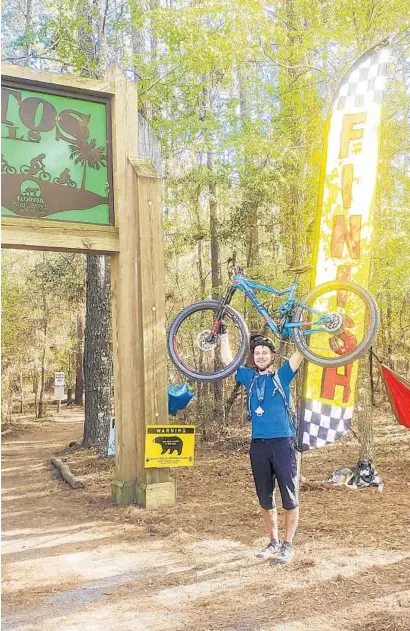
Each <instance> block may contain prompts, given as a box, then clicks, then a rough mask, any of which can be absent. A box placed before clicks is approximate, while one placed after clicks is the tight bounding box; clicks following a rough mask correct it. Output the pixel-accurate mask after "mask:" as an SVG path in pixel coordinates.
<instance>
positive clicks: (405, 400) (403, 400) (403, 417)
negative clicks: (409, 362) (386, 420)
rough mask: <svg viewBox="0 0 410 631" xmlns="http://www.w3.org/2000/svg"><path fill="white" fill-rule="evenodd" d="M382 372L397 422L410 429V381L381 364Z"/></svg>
mask: <svg viewBox="0 0 410 631" xmlns="http://www.w3.org/2000/svg"><path fill="white" fill-rule="evenodd" d="M380 370H381V373H382V377H383V379H384V383H385V384H386V390H387V394H388V397H389V399H390V403H391V406H392V409H393V412H394V414H395V416H396V418H397V420H398V421H399V423H401V424H402V425H405V426H406V427H408V428H409V429H410V381H407V379H404V378H403V377H400V375H398V374H397V372H394V370H391V369H390V368H387V366H385V365H384V364H380Z"/></svg>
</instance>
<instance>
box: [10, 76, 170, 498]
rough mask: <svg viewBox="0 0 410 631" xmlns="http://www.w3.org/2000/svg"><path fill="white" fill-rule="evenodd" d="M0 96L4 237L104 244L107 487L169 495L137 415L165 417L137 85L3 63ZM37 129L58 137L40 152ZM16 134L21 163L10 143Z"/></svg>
mask: <svg viewBox="0 0 410 631" xmlns="http://www.w3.org/2000/svg"><path fill="white" fill-rule="evenodd" d="M3 86H4V87H3ZM6 103H7V105H8V107H7V108H5V107H4V104H6ZM101 104H102V105H103V107H101ZM2 105H3V107H2V137H3V152H4V155H2V180H3V176H7V183H8V190H9V193H7V194H6V198H5V200H4V204H6V206H2V237H1V243H2V247H4V248H13V249H18V248H20V249H28V250H30V249H33V250H53V251H68V252H81V253H93V254H107V255H110V257H111V270H112V313H113V350H114V397H115V423H116V479H115V481H114V482H113V485H112V496H113V500H114V502H115V503H118V504H131V503H132V502H137V504H139V505H141V506H146V507H156V506H163V505H171V504H173V503H174V502H175V484H174V481H173V480H172V479H171V478H170V473H169V469H167V468H162V469H157V468H153V469H146V468H145V463H144V460H145V426H146V425H156V424H158V425H161V426H163V425H166V424H167V423H168V406H167V353H166V345H165V287H164V255H163V237H162V220H161V219H162V213H161V182H160V178H159V176H158V174H157V173H156V171H155V170H154V168H153V166H152V164H151V163H150V162H149V161H147V160H142V159H140V158H138V110H137V91H136V87H135V85H134V84H132V83H131V82H128V81H127V79H126V77H125V76H124V74H123V72H122V70H121V69H120V68H119V67H118V66H112V67H110V68H109V70H108V72H107V75H106V77H105V79H104V80H102V81H96V80H89V79H83V78H79V77H74V76H69V75H63V74H56V73H48V72H47V73H46V72H40V71H35V70H31V69H27V68H21V67H19V66H11V65H6V64H3V65H2ZM97 106H99V108H98V107H97ZM91 108H92V111H91ZM93 116H94V118H93ZM98 117H100V123H99V125H98V123H95V119H96V118H97V119H98ZM102 117H105V120H106V122H107V124H106V128H105V131H104V130H103V125H102V122H101V121H102ZM94 124H95V127H93V125H94ZM47 134H48V135H49V138H51V136H52V140H51V141H50V142H52V143H54V142H55V143H57V147H54V149H55V151H56V153H55V154H54V155H55V157H52V156H51V154H50V157H49V159H48V160H47V155H48V154H47V149H45V150H44V151H42V148H43V146H42V145H41V143H43V142H45V141H46V135H47ZM91 134H93V135H91ZM11 143H13V145H11ZM20 145H21V146H24V152H21V153H22V155H24V157H25V163H24V164H20V162H21V161H22V159H23V158H21V159H20V162H19V154H18V151H14V150H9V149H8V147H10V146H14V147H18V146H20ZM52 150H53V149H52V148H51V149H50V151H52ZM70 156H71V157H70ZM57 157H58V159H57ZM13 159H14V161H15V162H16V163H14V162H13ZM76 160H77V162H76ZM97 162H99V166H98V169H97V168H94V167H95V165H96V164H97ZM111 164H112V169H111ZM93 165H94V166H93ZM87 167H88V171H86V169H87ZM53 169H54V170H53ZM81 169H82V171H81ZM94 171H95V172H94ZM99 172H100V173H99ZM101 174H102V177H99V178H98V177H96V176H97V175H99V176H101ZM80 176H81V177H80ZM102 187H103V188H102ZM104 188H105V192H104V190H103V189H104ZM62 192H63V193H64V194H63V195H61V193H62ZM3 194H4V187H3ZM61 197H63V198H65V201H64V203H65V206H61V203H62V201H61ZM55 200H57V201H55ZM67 200H68V201H67ZM59 204H60V205H59ZM90 209H94V210H90ZM95 209H97V210H95ZM112 211H113V212H112ZM90 212H91V215H90V214H88V215H87V213H90ZM65 213H67V215H68V216H67V215H66V216H65ZM73 217H74V219H75V220H73Z"/></svg>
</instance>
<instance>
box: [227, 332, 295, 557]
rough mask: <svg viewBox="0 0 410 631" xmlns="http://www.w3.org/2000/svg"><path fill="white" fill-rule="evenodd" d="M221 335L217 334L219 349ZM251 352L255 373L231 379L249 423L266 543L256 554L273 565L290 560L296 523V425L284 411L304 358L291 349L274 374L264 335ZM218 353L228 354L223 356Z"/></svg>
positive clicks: (241, 369)
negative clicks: (243, 395)
mask: <svg viewBox="0 0 410 631" xmlns="http://www.w3.org/2000/svg"><path fill="white" fill-rule="evenodd" d="M224 337H225V336H224V335H221V344H222V346H224V340H223V339H222V338H224ZM227 344H228V342H227ZM251 353H252V356H253V361H254V364H255V366H256V370H253V369H251V368H245V367H244V366H240V367H239V368H238V370H237V373H236V380H237V381H238V382H239V383H240V384H242V385H243V386H245V388H246V390H247V405H248V415H249V417H250V420H251V421H252V442H251V447H250V459H251V467H252V473H253V478H254V482H255V487H256V493H257V496H258V499H259V503H260V506H261V509H262V517H263V521H264V524H265V529H266V533H267V535H268V537H269V543H268V545H267V546H266V548H264V549H263V550H261V551H260V552H259V553H258V554H257V556H258V557H259V558H262V559H268V558H274V559H275V562H276V563H289V562H290V561H291V560H292V558H293V549H292V542H293V538H294V536H295V532H296V529H297V525H298V520H299V504H298V499H297V495H296V454H295V450H294V447H293V438H294V436H295V427H294V426H293V424H292V421H291V419H290V416H289V413H288V406H289V398H290V388H289V386H290V383H291V381H292V379H294V377H295V376H296V373H297V370H298V368H299V366H300V364H301V362H302V359H303V357H302V355H301V354H300V353H299V351H296V352H295V353H293V355H292V356H291V357H290V359H289V360H288V361H286V362H285V363H284V364H283V366H281V367H280V368H279V370H278V371H277V374H275V373H274V372H273V371H272V365H273V362H274V360H275V354H276V351H275V347H274V345H273V343H272V341H271V340H270V339H268V338H266V337H263V336H254V337H253V339H252V338H251ZM223 354H225V355H226V356H227V353H226V352H225V353H223ZM278 377H279V379H278ZM285 399H286V403H285ZM276 480H277V481H278V486H279V490H280V494H281V497H282V506H283V508H284V510H285V538H284V540H283V542H282V543H281V542H280V541H279V535H278V516H277V510H276V506H275V498H274V490H275V481H276Z"/></svg>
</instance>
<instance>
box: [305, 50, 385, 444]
mask: <svg viewBox="0 0 410 631" xmlns="http://www.w3.org/2000/svg"><path fill="white" fill-rule="evenodd" d="M388 58H389V50H388V46H387V42H382V43H381V44H379V45H378V46H375V47H374V48H372V49H371V50H369V51H367V52H366V53H365V54H364V55H362V56H361V57H360V58H359V59H358V60H357V61H356V63H355V64H354V65H353V66H352V67H351V69H350V70H349V72H348V73H347V74H346V75H345V77H344V78H343V79H342V81H341V83H340V85H339V88H338V90H337V92H336V94H335V96H334V98H333V101H332V105H331V108H330V113H329V116H328V119H327V122H326V128H325V140H324V151H323V161H322V171H321V181H320V191H319V203H318V211H317V217H316V226H315V245H314V254H313V265H314V268H313V275H312V283H311V286H312V288H313V287H316V286H317V285H320V284H322V283H325V282H328V281H334V280H343V281H352V282H354V283H356V284H358V285H361V286H362V287H367V286H368V280H369V272H370V252H371V240H372V227H373V213H374V205H375V199H374V198H375V189H376V177H377V164H378V155H379V139H380V120H381V106H382V101H383V96H384V91H385V86H386V78H387V70H388V65H387V62H388ZM339 293H340V294H342V293H343V292H339ZM340 298H341V300H343V296H341V297H340ZM357 371H358V363H357V361H355V362H353V363H351V364H348V365H346V366H341V367H339V368H321V367H320V366H317V365H315V364H313V363H311V362H306V366H305V376H304V383H303V397H302V401H301V410H300V420H301V427H300V433H299V441H300V445H301V448H302V449H303V450H306V449H312V448H314V447H322V446H324V445H326V444H328V443H331V442H333V441H334V440H336V439H337V438H340V437H341V436H343V434H345V433H346V432H347V431H348V430H349V429H350V424H351V420H352V416H353V410H354V401H355V390H356V382H357Z"/></svg>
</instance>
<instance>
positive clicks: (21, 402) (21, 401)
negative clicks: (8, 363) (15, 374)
mask: <svg viewBox="0 0 410 631" xmlns="http://www.w3.org/2000/svg"><path fill="white" fill-rule="evenodd" d="M23 388H24V380H23V370H22V369H21V368H20V414H24V392H23Z"/></svg>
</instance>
